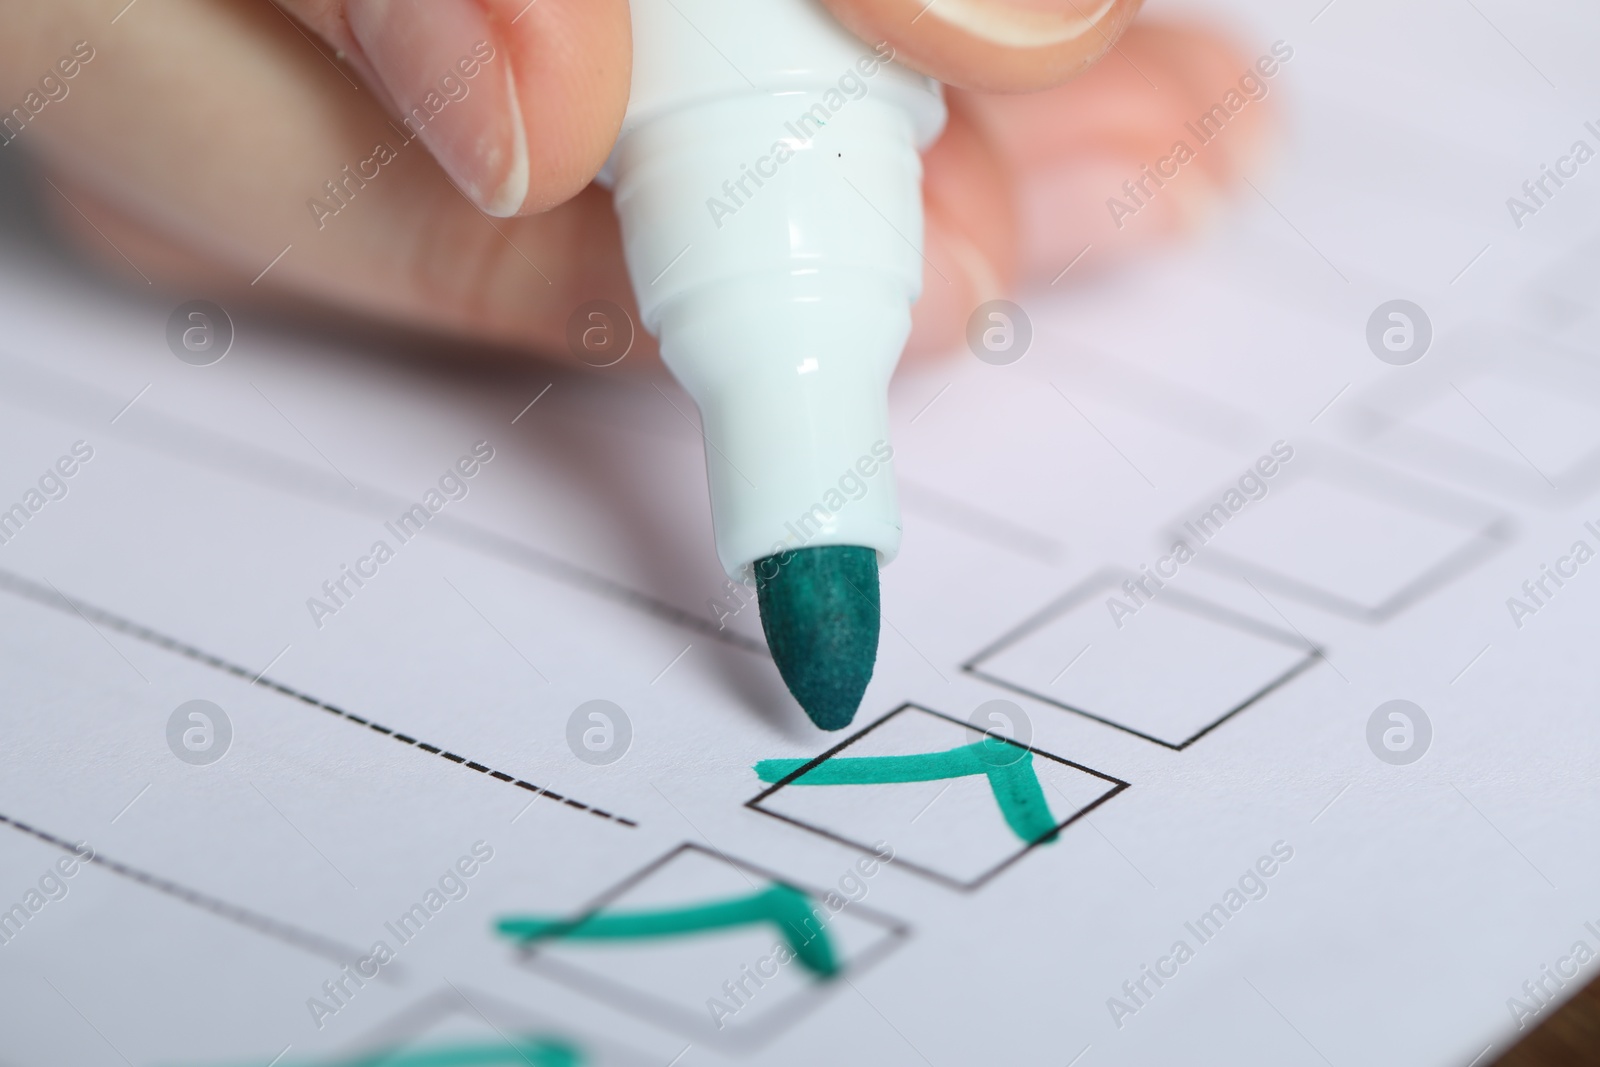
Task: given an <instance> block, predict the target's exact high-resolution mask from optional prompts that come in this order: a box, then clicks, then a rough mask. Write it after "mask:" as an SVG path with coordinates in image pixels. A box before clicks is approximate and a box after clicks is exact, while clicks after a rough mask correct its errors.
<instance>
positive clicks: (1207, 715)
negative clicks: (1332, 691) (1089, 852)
mask: <svg viewBox="0 0 1600 1067" xmlns="http://www.w3.org/2000/svg"><path fill="white" fill-rule="evenodd" d="M1191 565H1192V564H1191ZM1129 577H1133V576H1131V575H1127V574H1125V573H1123V572H1118V571H1111V570H1107V571H1102V572H1100V573H1098V574H1096V575H1094V576H1092V577H1090V578H1089V579H1088V580H1087V581H1085V582H1083V583H1082V584H1081V585H1079V586H1077V587H1076V588H1074V589H1072V590H1070V591H1069V592H1067V593H1066V594H1065V595H1063V596H1062V597H1060V598H1059V599H1057V600H1056V601H1055V602H1054V603H1052V604H1050V605H1049V606H1048V607H1046V608H1045V609H1044V610H1043V611H1041V612H1039V613H1038V614H1037V615H1035V616H1034V617H1033V618H1031V619H1029V620H1027V621H1026V622H1024V623H1023V624H1022V625H1021V626H1019V627H1017V628H1016V629H1015V630H1013V631H1012V632H1011V633H1009V634H1006V635H1005V636H1004V637H1002V638H1001V639H1000V640H999V641H997V642H996V643H995V644H993V645H990V646H989V647H988V648H986V649H985V650H983V651H982V652H980V653H979V654H978V655H977V656H976V657H975V658H974V659H972V660H971V661H970V662H969V663H967V664H966V665H965V669H966V670H967V671H968V672H970V673H971V674H973V675H976V676H977V677H979V678H983V679H984V680H986V681H989V682H993V683H994V684H996V685H1000V686H1004V687H1005V688H1007V689H1010V690H1012V691H1013V692H1016V693H1021V694H1023V695H1024V696H1029V697H1032V698H1034V699H1035V700H1040V701H1043V702H1044V703H1047V704H1053V705H1055V706H1056V707H1058V708H1062V709H1064V710H1066V711H1071V712H1075V713H1076V714H1079V715H1083V716H1086V717H1088V718H1090V719H1094V720H1095V721H1096V722H1101V723H1105V724H1106V725H1107V726H1114V727H1116V728H1117V729H1119V730H1125V731H1127V732H1128V733H1130V734H1133V735H1135V736H1136V737H1142V738H1144V739H1145V740H1146V741H1154V742H1155V743H1156V744H1158V745H1164V746H1166V747H1167V748H1171V749H1184V748H1187V747H1188V746H1189V745H1191V744H1193V743H1194V742H1195V741H1197V740H1199V739H1200V738H1202V737H1204V736H1205V735H1206V734H1208V733H1210V732H1211V731H1212V730H1214V729H1216V728H1217V727H1218V726H1221V725H1222V724H1223V723H1224V722H1227V721H1228V720H1229V719H1231V718H1232V717H1233V716H1235V715H1237V714H1239V713H1240V712H1242V711H1244V710H1245V709H1246V708H1248V707H1250V706H1251V705H1252V704H1254V703H1256V702H1257V701H1258V700H1260V699H1261V698H1262V697H1264V696H1266V695H1267V694H1268V693H1271V692H1273V691H1274V690H1276V689H1278V688H1279V687H1281V686H1283V685H1285V684H1287V683H1288V682H1289V681H1290V680H1292V679H1293V678H1295V677H1296V676H1297V675H1299V674H1300V673H1301V672H1302V671H1304V670H1306V669H1307V668H1308V667H1310V666H1311V665H1312V664H1314V663H1315V662H1316V661H1317V660H1318V659H1319V658H1320V653H1319V652H1318V650H1317V649H1316V648H1314V647H1311V646H1309V645H1308V644H1307V643H1306V641H1305V640H1304V639H1303V638H1301V637H1300V636H1299V635H1298V634H1295V633H1292V632H1289V631H1287V630H1280V629H1278V628H1276V627H1274V626H1269V625H1266V624H1264V623H1262V622H1259V621H1257V620H1255V619H1251V618H1247V617H1245V616H1243V615H1239V614H1237V613H1235V612H1233V611H1230V610H1228V609H1226V608H1223V607H1220V606H1218V605H1216V604H1212V603H1211V602H1209V601H1206V600H1202V599H1200V598H1198V597H1193V596H1189V595H1188V594H1185V593H1183V592H1182V591H1180V590H1178V589H1174V588H1163V589H1160V590H1158V591H1157V592H1156V595H1155V597H1154V598H1153V599H1149V600H1147V601H1145V602H1144V603H1143V606H1142V607H1140V608H1139V609H1138V611H1137V613H1135V614H1131V615H1125V614H1121V613H1113V611H1112V610H1111V608H1110V607H1108V603H1109V602H1111V601H1112V600H1113V599H1115V600H1116V601H1118V602H1120V603H1124V604H1126V603H1131V602H1133V601H1131V599H1130V598H1129V597H1127V596H1126V595H1125V594H1124V591H1123V582H1124V580H1125V579H1127V578H1129Z"/></svg>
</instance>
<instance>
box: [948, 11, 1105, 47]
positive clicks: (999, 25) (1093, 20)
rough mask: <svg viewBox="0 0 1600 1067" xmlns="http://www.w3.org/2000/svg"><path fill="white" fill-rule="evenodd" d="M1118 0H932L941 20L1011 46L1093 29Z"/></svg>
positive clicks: (1056, 40) (1038, 44) (1034, 44)
mask: <svg viewBox="0 0 1600 1067" xmlns="http://www.w3.org/2000/svg"><path fill="white" fill-rule="evenodd" d="M1116 6H1117V0H933V3H932V4H931V5H930V6H929V7H928V8H927V9H926V10H927V12H928V13H929V14H930V15H935V16H937V17H938V18H939V19H941V20H942V21H944V22H948V23H951V24H952V25H955V26H959V27H960V28H961V29H963V30H966V31H967V32H968V33H971V34H973V35H974V36H977V37H982V38H984V39H986V40H989V41H993V42H994V43H995V44H1000V45H1006V46H1009V47H1011V48H1040V47H1043V46H1046V45H1055V44H1062V43H1064V42H1066V41H1071V40H1074V39H1076V38H1078V37H1082V36H1083V35H1084V34H1086V33H1093V32H1095V27H1097V26H1098V25H1099V24H1100V23H1101V22H1103V21H1104V20H1105V19H1106V18H1107V16H1109V15H1110V14H1111V11H1112V9H1113V8H1114V7H1116Z"/></svg>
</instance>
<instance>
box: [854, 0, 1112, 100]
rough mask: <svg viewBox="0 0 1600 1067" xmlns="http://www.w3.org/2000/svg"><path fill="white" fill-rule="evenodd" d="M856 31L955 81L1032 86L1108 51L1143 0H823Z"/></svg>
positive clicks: (1049, 82)
mask: <svg viewBox="0 0 1600 1067" xmlns="http://www.w3.org/2000/svg"><path fill="white" fill-rule="evenodd" d="M823 2H824V3H826V4H827V5H828V7H829V8H830V9H832V11H833V13H834V15H835V16H837V17H838V19H839V21H841V22H843V23H844V24H845V25H846V26H848V27H850V29H851V30H853V31H855V33H856V34H857V36H859V37H861V38H862V39H864V40H867V41H873V42H876V41H888V42H889V43H890V44H892V45H894V48H895V58H896V59H898V60H900V61H902V62H903V63H905V64H906V65H907V66H909V67H912V68H914V69H916V70H919V71H921V72H922V73H924V74H927V75H930V76H931V77H934V78H937V79H938V80H940V81H942V82H945V83H946V84H949V85H954V86H958V87H960V88H963V89H977V90H982V91H985V92H1002V93H1004V92H1026V91H1030V90H1035V89H1047V88H1050V87H1051V86H1054V85H1060V84H1061V83H1062V82H1065V81H1067V80H1069V79H1071V78H1073V77H1076V76H1077V75H1078V74H1081V73H1082V72H1083V71H1084V70H1086V69H1088V68H1089V67H1090V66H1091V65H1092V64H1093V63H1094V62H1095V60H1097V59H1099V58H1100V57H1101V56H1103V55H1104V54H1105V53H1106V52H1107V51H1108V50H1109V49H1110V48H1111V47H1112V45H1113V44H1115V43H1116V39H1117V37H1118V36H1119V35H1120V34H1121V33H1122V31H1123V30H1124V29H1126V28H1127V26H1128V23H1129V21H1131V20H1132V18H1133V16H1134V14H1135V13H1136V12H1137V11H1138V10H1139V5H1140V3H1141V2H1142V0H823Z"/></svg>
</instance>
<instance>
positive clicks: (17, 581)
mask: <svg viewBox="0 0 1600 1067" xmlns="http://www.w3.org/2000/svg"><path fill="white" fill-rule="evenodd" d="M51 589H52V590H54V594H53V595H52V594H51V593H49V592H46V590H45V589H44V588H43V587H42V586H39V585H37V584H35V583H34V582H31V581H28V580H27V579H26V578H21V577H19V576H17V575H15V574H12V573H10V572H8V571H0V590H3V591H5V592H8V593H11V594H13V595H15V596H20V597H22V598H23V599H25V600H32V601H33V602H35V603H37V604H42V605H44V606H45V607H50V608H55V609H56V610H58V611H59V610H61V605H62V604H63V603H65V604H66V605H67V606H68V607H70V608H72V610H73V611H75V612H77V613H78V615H79V616H81V617H82V618H83V620H84V621H85V622H90V618H91V616H92V617H93V618H94V619H97V620H99V622H100V623H101V624H102V625H104V626H107V627H109V628H110V629H113V630H116V631H117V632H119V633H124V634H127V635H128V636H129V637H133V638H137V639H138V640H140V641H144V642H145V643H147V644H152V645H155V646H157V647H158V648H163V649H166V650H167V651H168V652H173V653H176V654H177V655H180V656H182V657H184V658H185V659H191V660H194V661H196V662H198V663H203V664H205V665H206V666H208V667H214V668H216V669H217V670H219V671H222V672H224V673H226V674H231V675H233V676H234V677H236V678H242V679H244V680H245V681H246V682H253V684H256V685H261V686H265V687H266V688H268V689H271V690H273V691H274V692H277V693H281V694H283V695H284V696H286V697H293V698H294V699H295V700H298V701H300V702H301V703H302V704H306V705H309V706H310V707H313V708H319V709H321V710H322V711H326V712H328V713H329V714H332V715H337V716H338V717H339V718H341V719H344V720H346V721H348V722H353V723H355V724H356V725H358V726H364V727H366V728H367V729H369V730H372V731H373V732H375V733H379V734H383V735H384V736H385V737H389V738H393V739H394V740H396V741H399V742H400V743H401V744H404V745H411V746H413V747H415V748H419V749H421V750H422V751H424V752H428V753H431V754H433V755H436V756H439V757H441V758H443V759H447V760H449V761H450V762H451V763H459V764H461V765H462V766H464V767H466V768H468V769H469V770H473V771H477V772H478V773H479V774H485V775H488V776H489V777H490V778H493V779H495V780H496V781H500V782H505V783H506V784H507V785H513V786H516V787H517V788H518V789H526V790H528V791H529V792H531V793H536V794H538V795H540V796H544V797H548V798H550V799H551V800H556V801H559V802H561V803H562V804H564V805H566V806H567V807H569V808H576V809H577V810H579V811H586V812H588V813H589V814H590V815H594V816H596V817H597V818H601V819H606V820H608V821H611V822H616V823H620V824H621V825H623V826H630V827H632V826H638V825H639V824H638V823H637V822H635V821H634V820H633V819H628V818H624V817H623V816H621V815H613V814H612V813H611V812H609V811H605V810H603V809H601V808H596V807H593V806H592V805H589V804H585V803H583V802H582V801H578V800H574V799H572V798H571V797H567V796H563V795H562V794H560V793H556V792H552V791H551V790H548V789H545V788H542V787H541V786H537V785H534V784H533V783H532V782H527V781H523V780H522V779H521V778H517V777H514V776H512V775H510V774H507V773H505V772H504V771H497V770H495V769H494V768H492V767H486V766H484V765H483V764H481V763H478V762H476V761H473V760H468V759H467V758H465V757H464V756H458V755H456V754H455V753H454V752H446V751H445V750H443V749H441V748H439V747H438V746H436V745H430V744H427V743H425V742H422V741H419V740H417V739H416V738H414V737H409V736H407V735H406V734H403V733H399V732H398V731H396V730H393V729H391V728H389V727H387V726H383V725H381V724H379V723H375V722H372V721H371V720H368V719H363V718H362V717H361V716H359V715H355V714H352V713H351V712H348V711H345V710H344V709H343V708H340V707H336V706H335V705H333V704H329V703H327V702H326V701H323V700H318V699H317V698H316V697H314V696H311V695H309V694H307V693H302V692H300V691H299V690H297V689H292V688H290V687H289V686H286V685H284V684H282V683H281V682H276V681H273V680H272V679H271V678H268V677H266V676H265V675H261V676H256V675H255V674H254V672H252V671H251V670H250V669H249V668H248V667H241V666H239V665H238V664H237V663H230V662H228V661H227V660H225V659H222V658H221V657H219V656H215V655H212V654H211V653H209V652H204V651H201V650H200V649H198V648H195V647H194V646H193V645H189V644H185V643H184V642H182V641H179V640H176V639H175V638H171V637H168V636H167V635H166V634H162V633H157V632H156V631H155V630H152V629H150V628H149V627H146V626H142V625H140V624H139V623H136V622H133V621H131V620H129V619H125V618H123V617H121V616H120V615H113V614H112V613H111V612H109V611H106V610H104V609H102V608H97V607H94V606H93V605H91V604H86V603H84V602H83V601H80V600H74V599H72V598H71V597H68V596H67V595H66V594H64V593H62V592H61V591H60V590H59V589H55V587H54V586H51ZM90 625H91V626H92V625H94V624H93V623H92V622H90ZM96 632H97V633H98V632H99V631H98V630H96ZM101 636H102V637H103V636H104V635H103V634H102V635H101ZM108 643H109V642H108ZM113 647H115V646H113ZM124 658H126V657H124ZM129 666H132V664H131V663H130V664H129ZM141 677H142V675H141ZM361 954H362V953H361V952H359V951H358V952H357V953H355V955H353V956H350V957H349V959H355V958H357V957H359V956H360V955H361ZM341 962H346V961H341Z"/></svg>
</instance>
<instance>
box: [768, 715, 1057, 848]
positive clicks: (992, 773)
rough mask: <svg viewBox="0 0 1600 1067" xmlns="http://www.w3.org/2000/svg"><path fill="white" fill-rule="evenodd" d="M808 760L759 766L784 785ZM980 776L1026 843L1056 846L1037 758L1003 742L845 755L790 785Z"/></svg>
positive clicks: (770, 778)
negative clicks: (1036, 769) (896, 753)
mask: <svg viewBox="0 0 1600 1067" xmlns="http://www.w3.org/2000/svg"><path fill="white" fill-rule="evenodd" d="M810 762H811V761H810V760H805V759H764V760H762V761H761V762H760V763H757V764H756V768H755V770H756V774H757V775H758V776H759V777H760V778H761V780H762V781H763V782H781V781H783V779H785V778H787V777H788V776H789V775H791V774H794V773H795V772H796V771H798V770H799V769H800V768H802V767H804V766H805V765H806V764H808V763H810ZM974 774H981V775H984V776H986V777H987V778H988V779H989V788H990V789H991V790H993V791H994V799H995V803H997V804H999V805H1000V814H1001V815H1002V816H1004V818H1005V820H1006V825H1007V826H1009V827H1011V832H1012V833H1014V834H1016V835H1017V836H1018V837H1019V838H1021V839H1022V840H1023V841H1025V842H1027V843H1028V844H1030V845H1031V844H1035V843H1043V842H1048V841H1054V840H1055V838H1056V822H1055V816H1053V815H1051V814H1050V805H1049V803H1048V802H1047V801H1046V800H1045V797H1044V789H1043V788H1041V787H1040V785H1039V776H1038V775H1037V774H1035V773H1034V772H1033V753H1032V752H1030V751H1029V750H1027V749H1025V748H1022V747H1020V746H1017V745H1008V744H1007V743H1006V742H1004V741H998V740H995V739H993V738H984V739H983V740H982V741H975V742H973V743H972V744H970V745H962V746H961V747H960V748H952V749H947V750H946V751H944V752H919V753H915V754H912V755H906V756H845V757H834V758H833V759H827V760H823V761H822V762H821V763H819V764H817V765H816V766H815V767H813V768H811V769H810V770H809V771H806V772H805V773H804V774H802V775H800V776H799V777H798V778H796V779H794V780H793V781H792V782H789V783H788V784H789V785H896V784H899V783H902V782H937V781H942V780H944V779H946V778H965V777H968V776H969V775H974Z"/></svg>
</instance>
